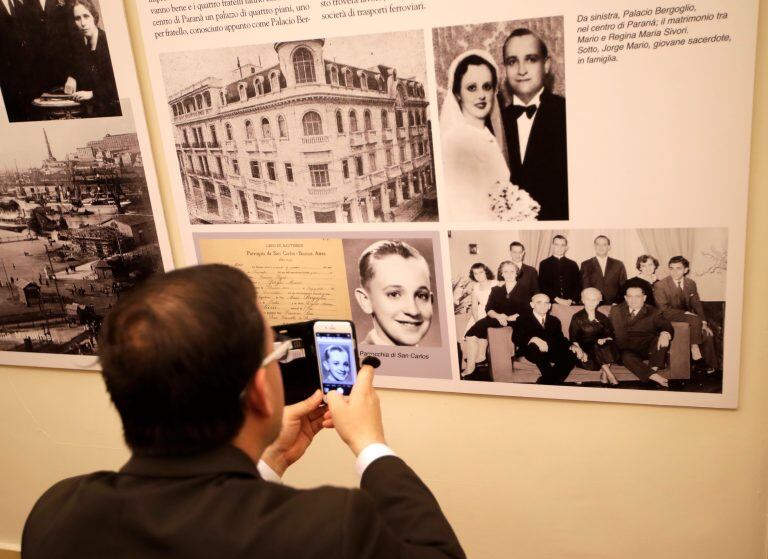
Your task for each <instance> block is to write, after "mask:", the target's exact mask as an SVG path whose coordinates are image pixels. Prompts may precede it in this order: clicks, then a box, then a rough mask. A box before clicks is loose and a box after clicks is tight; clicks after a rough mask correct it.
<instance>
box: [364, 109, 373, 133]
mask: <svg viewBox="0 0 768 559" xmlns="http://www.w3.org/2000/svg"><path fill="white" fill-rule="evenodd" d="M363 125H364V126H365V130H373V122H372V120H371V111H369V110H368V109H366V110H365V112H364V113H363Z"/></svg>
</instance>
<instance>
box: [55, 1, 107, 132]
mask: <svg viewBox="0 0 768 559" xmlns="http://www.w3.org/2000/svg"><path fill="white" fill-rule="evenodd" d="M70 8H71V10H72V13H71V16H72V24H73V25H74V27H75V29H76V34H77V38H76V39H75V41H74V45H73V49H72V52H71V55H70V63H69V68H68V72H67V74H68V77H67V81H66V83H65V84H64V93H66V94H67V95H71V96H72V98H73V99H74V100H75V101H78V102H80V103H81V104H82V105H83V106H84V109H85V112H86V113H87V116H90V117H102V116H119V115H120V114H121V112H120V100H119V98H118V94H117V86H116V85H115V74H114V71H113V70H112V59H111V58H110V55H109V45H108V44H107V36H106V34H105V33H104V30H102V29H100V28H99V26H98V24H99V19H100V15H99V11H98V9H97V8H96V6H95V4H94V3H93V1H92V0H74V1H73V2H71V4H70Z"/></svg>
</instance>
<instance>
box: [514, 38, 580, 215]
mask: <svg viewBox="0 0 768 559" xmlns="http://www.w3.org/2000/svg"><path fill="white" fill-rule="evenodd" d="M503 60H504V68H505V75H506V82H507V85H508V86H509V89H510V90H511V92H512V104H510V105H509V106H507V107H506V108H504V109H503V110H502V118H503V121H504V131H505V133H506V137H507V149H508V150H509V167H510V174H511V177H510V179H511V181H512V182H513V183H514V184H516V185H518V186H520V187H521V188H524V189H525V190H527V191H528V193H529V194H530V195H531V196H532V197H533V199H534V200H536V201H537V202H539V204H541V212H540V213H539V220H567V219H568V164H567V150H566V136H565V99H564V98H563V97H560V96H559V95H555V94H554V93H552V92H551V91H549V89H548V88H547V87H546V86H545V80H546V78H547V76H549V73H550V70H551V61H550V58H549V49H548V48H547V45H546V43H545V42H544V40H543V39H542V38H541V37H539V35H537V34H536V33H534V32H533V31H531V30H530V29H525V28H519V29H515V30H514V31H513V32H512V33H510V35H509V36H508V37H507V39H506V41H504V48H503Z"/></svg>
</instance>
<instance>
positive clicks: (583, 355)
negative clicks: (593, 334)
mask: <svg viewBox="0 0 768 559" xmlns="http://www.w3.org/2000/svg"><path fill="white" fill-rule="evenodd" d="M570 350H571V351H572V352H573V353H575V354H576V359H578V360H579V361H586V360H587V354H586V353H584V350H583V349H581V346H580V345H579V344H573V345H571V347H570Z"/></svg>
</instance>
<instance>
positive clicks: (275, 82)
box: [269, 74, 280, 93]
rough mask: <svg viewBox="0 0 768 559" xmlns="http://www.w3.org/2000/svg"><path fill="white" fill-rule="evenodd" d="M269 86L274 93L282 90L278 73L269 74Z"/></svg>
mask: <svg viewBox="0 0 768 559" xmlns="http://www.w3.org/2000/svg"><path fill="white" fill-rule="evenodd" d="M269 88H270V89H271V90H272V93H277V92H278V91H280V78H278V77H277V74H271V75H270V76H269Z"/></svg>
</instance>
